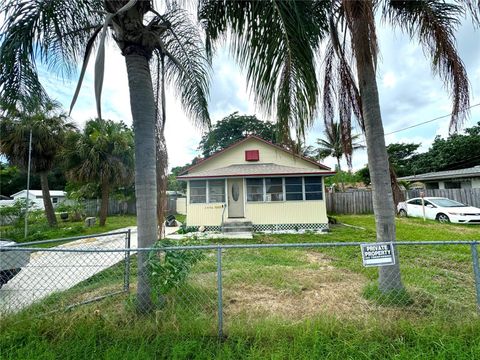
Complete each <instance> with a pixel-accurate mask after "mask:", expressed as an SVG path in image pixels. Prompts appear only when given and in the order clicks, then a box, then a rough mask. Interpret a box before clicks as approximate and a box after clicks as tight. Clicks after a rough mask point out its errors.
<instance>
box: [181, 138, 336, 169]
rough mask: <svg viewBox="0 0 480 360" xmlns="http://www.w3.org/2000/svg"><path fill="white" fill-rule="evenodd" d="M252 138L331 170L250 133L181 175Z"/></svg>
mask: <svg viewBox="0 0 480 360" xmlns="http://www.w3.org/2000/svg"><path fill="white" fill-rule="evenodd" d="M250 139H256V140H259V141H261V142H263V143H265V144H267V145H270V146H272V147H274V148H276V149H278V150H282V151H283V152H285V153H287V154H290V155H293V156H294V157H296V158H298V159H302V160H304V161H307V162H309V163H311V164H314V165H316V166H318V167H319V168H320V169H323V170H331V169H330V168H329V167H328V166H325V165H323V164H320V163H319V162H316V161H315V160H312V159H309V158H307V157H305V156H302V155H299V154H296V153H294V152H293V151H291V150H288V149H285V148H284V147H282V146H280V145H277V144H274V143H272V142H270V141H267V140H265V139H262V138H261V137H259V136H257V135H249V136H247V137H246V138H244V139H242V140H239V141H237V142H236V143H233V144H232V145H230V146H228V147H226V148H225V149H222V150H220V151H217V152H216V153H214V154H213V155H211V156H209V157H208V158H205V159H202V160H200V161H199V162H198V163H196V164H195V165H192V166H190V167H189V168H188V169H186V170H184V171H183V172H182V173H181V174H180V175H184V174H187V173H189V172H190V171H192V170H193V169H195V168H197V167H198V166H200V165H203V164H205V163H206V162H208V161H210V160H212V159H214V158H216V157H217V156H219V155H220V154H223V153H225V152H227V151H228V150H230V149H233V148H235V147H237V146H239V145H240V144H243V143H244V142H246V141H248V140H250Z"/></svg>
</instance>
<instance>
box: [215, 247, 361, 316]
mask: <svg viewBox="0 0 480 360" xmlns="http://www.w3.org/2000/svg"><path fill="white" fill-rule="evenodd" d="M305 260H306V262H308V263H310V264H316V265H319V266H320V267H319V268H317V269H308V268H307V269H298V268H288V267H287V268H285V267H278V269H277V270H278V272H279V273H281V274H282V276H283V278H282V279H281V280H280V284H278V283H276V284H275V285H273V284H272V286H270V285H267V284H266V283H265V281H255V279H254V278H249V279H238V281H236V282H235V283H233V284H231V285H230V286H227V287H226V288H225V290H224V299H225V313H226V316H227V317H228V316H230V317H235V316H240V315H242V316H247V317H249V318H252V319H254V318H256V317H257V316H259V315H262V316H267V317H268V316H276V317H281V318H285V319H289V320H303V319H305V318H307V317H311V316H312V315H314V314H319V313H327V312H328V313H330V314H335V315H339V316H340V315H342V314H345V313H348V314H349V316H351V314H352V313H356V314H360V313H362V310H365V308H366V307H368V306H369V303H368V301H367V300H365V299H364V298H363V297H362V289H363V287H364V285H365V283H366V281H367V280H366V279H365V278H364V277H363V276H361V275H359V274H355V273H352V272H349V271H347V270H343V269H338V268H336V267H335V266H333V264H332V262H333V259H332V258H331V257H329V256H327V255H325V254H323V253H321V252H315V251H307V252H306V253H305ZM271 270H272V269H271ZM282 284H284V285H285V286H282ZM292 285H293V286H292Z"/></svg>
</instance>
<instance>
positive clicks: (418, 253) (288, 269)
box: [0, 233, 480, 336]
mask: <svg viewBox="0 0 480 360" xmlns="http://www.w3.org/2000/svg"><path fill="white" fill-rule="evenodd" d="M114 237H117V240H115V241H113V238H114ZM98 241H111V243H112V245H111V247H107V248H105V247H104V248H102V249H101V250H100V249H98V248H95V246H93V245H90V244H89V242H88V241H86V243H85V244H83V245H82V246H78V245H75V246H73V245H71V244H65V245H62V246H60V247H55V248H49V249H38V248H35V247H32V246H31V244H26V245H25V247H16V248H3V250H2V252H1V253H0V254H1V261H2V263H5V262H8V261H14V260H18V259H21V258H22V256H23V255H25V254H28V253H29V254H30V261H29V263H28V264H27V265H26V266H25V267H23V268H22V270H21V271H20V272H19V273H18V274H16V275H15V276H14V277H13V278H12V279H10V280H9V281H8V282H7V283H6V284H5V285H3V287H2V288H1V289H0V315H1V316H6V315H8V314H9V316H15V313H16V312H19V311H21V310H22V311H23V310H26V309H28V311H34V312H35V311H36V312H37V313H39V314H40V313H46V312H49V311H53V310H58V309H62V308H63V309H64V308H70V309H71V308H72V307H73V306H76V305H78V304H86V303H91V302H92V301H96V300H100V299H105V298H106V297H108V298H109V299H110V300H108V301H109V302H108V304H105V305H103V306H102V305H100V303H95V304H96V305H95V306H97V305H98V306H99V307H102V311H106V312H108V311H109V309H110V310H111V311H112V314H113V315H112V316H124V314H125V313H131V312H136V310H137V311H138V304H139V303H140V304H142V303H143V304H148V303H153V306H154V311H149V313H148V314H151V315H147V317H148V316H152V317H154V319H155V320H154V321H155V322H156V323H157V325H158V331H160V332H161V331H168V332H174V333H179V334H185V333H195V334H200V335H205V336H216V335H219V336H224V335H225V334H230V333H242V332H245V331H255V328H256V326H258V325H259V324H261V323H265V322H273V323H276V324H284V325H289V324H295V323H300V322H303V321H311V320H314V319H316V318H321V317H323V316H331V317H334V318H336V319H339V320H342V319H345V320H347V319H348V320H352V319H358V320H359V321H362V320H364V319H372V318H373V319H378V320H380V321H398V320H399V319H406V320H412V319H418V318H442V319H446V320H448V321H450V320H451V321H455V320H459V319H466V318H471V317H474V316H478V311H479V304H480V272H479V268H478V261H479V259H478V253H477V242H471V241H444V242H437V241H436V242H397V243H395V245H394V248H395V251H396V253H397V255H398V261H399V264H400V266H399V271H398V272H396V271H391V272H388V273H387V274H383V276H384V278H383V280H382V283H383V284H387V285H388V284H396V287H394V288H392V287H388V286H387V288H382V287H381V286H379V285H378V284H379V282H378V277H379V268H376V267H365V266H363V263H362V254H361V251H360V243H356V242H349V243H311V244H301V243H300V244H242V245H240V244H235V245H198V244H197V245H193V246H192V244H188V245H187V246H178V244H175V245H176V246H171V245H172V244H171V243H168V242H167V243H163V244H161V245H159V246H158V247H155V248H151V249H130V248H129V246H128V245H129V233H117V234H110V235H107V236H106V237H105V238H102V239H98ZM92 243H95V242H92ZM36 246H38V244H36ZM138 252H143V253H144V254H145V255H146V256H144V258H145V259H146V261H147V267H146V268H147V273H148V274H147V276H148V279H149V282H150V284H151V285H152V288H151V289H150V291H149V292H148V294H149V295H148V297H149V298H148V299H140V301H138V300H139V299H137V290H138V289H137V282H138V274H137V253H138ZM398 284H400V285H401V286H398ZM139 293H144V292H141V291H140V292H139ZM113 294H116V295H118V296H114V297H112V296H111V295H113ZM142 300H143V301H142ZM87 306H88V305H87ZM122 314H123V315H122Z"/></svg>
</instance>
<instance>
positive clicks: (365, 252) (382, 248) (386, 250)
mask: <svg viewBox="0 0 480 360" xmlns="http://www.w3.org/2000/svg"><path fill="white" fill-rule="evenodd" d="M360 248H361V249H362V259H363V266H387V265H394V264H395V254H394V250H393V244H392V243H391V242H384V243H369V244H361V245H360Z"/></svg>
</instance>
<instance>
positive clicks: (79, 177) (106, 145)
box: [63, 119, 135, 226]
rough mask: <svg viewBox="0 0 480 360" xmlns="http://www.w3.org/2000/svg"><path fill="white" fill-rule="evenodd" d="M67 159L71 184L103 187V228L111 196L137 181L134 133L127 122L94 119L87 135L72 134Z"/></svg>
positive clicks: (89, 124)
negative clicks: (134, 179) (113, 192)
mask: <svg viewBox="0 0 480 360" xmlns="http://www.w3.org/2000/svg"><path fill="white" fill-rule="evenodd" d="M63 157H64V159H65V164H66V168H67V177H68V178H69V179H70V180H71V181H74V182H78V183H83V184H87V183H95V184H98V185H99V186H100V190H101V194H102V195H101V205H100V216H99V217H100V226H105V221H106V219H107V215H108V200H109V196H110V193H111V192H112V191H113V190H114V189H115V187H118V186H122V185H124V186H127V185H130V184H131V183H132V182H133V178H134V167H135V165H134V163H135V161H134V140H133V132H132V131H131V130H130V129H129V128H128V127H127V126H126V125H125V124H123V123H116V122H113V121H111V120H101V119H95V120H90V121H88V122H87V123H86V125H85V129H84V130H83V132H81V133H79V132H76V133H71V134H69V136H68V137H67V141H66V146H65V151H64V153H63Z"/></svg>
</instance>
